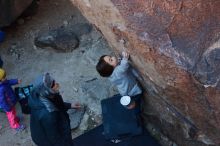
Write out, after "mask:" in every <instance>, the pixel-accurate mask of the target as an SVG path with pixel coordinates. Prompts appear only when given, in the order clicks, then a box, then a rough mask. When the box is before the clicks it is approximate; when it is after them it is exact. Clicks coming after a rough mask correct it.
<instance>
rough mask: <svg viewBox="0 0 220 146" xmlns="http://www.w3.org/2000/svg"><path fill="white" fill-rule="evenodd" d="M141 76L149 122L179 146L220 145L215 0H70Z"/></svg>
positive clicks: (219, 12) (219, 18)
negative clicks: (124, 50) (125, 53)
mask: <svg viewBox="0 0 220 146" xmlns="http://www.w3.org/2000/svg"><path fill="white" fill-rule="evenodd" d="M72 2H73V3H74V4H75V5H76V6H78V8H79V9H80V10H81V12H82V13H83V14H84V16H85V17H86V18H87V19H88V20H89V21H90V22H91V23H93V24H95V25H96V26H97V27H98V28H99V29H100V30H101V32H102V33H103V34H104V36H105V37H106V39H107V40H108V42H109V44H110V45H111V46H112V47H113V48H114V50H115V51H117V52H120V51H122V50H123V49H122V48H123V47H126V48H127V51H128V52H129V53H130V54H131V58H132V61H133V63H134V65H135V66H136V67H137V68H138V69H139V71H140V72H141V74H142V76H143V78H144V81H143V82H142V83H143V85H144V87H145V89H146V91H147V93H148V95H147V96H146V98H145V99H146V106H145V107H146V108H145V113H146V115H147V119H148V121H151V122H154V123H157V125H160V126H161V129H162V132H163V133H165V134H166V135H168V136H169V137H170V138H171V139H172V140H174V141H176V143H177V144H179V145H187V146H191V145H201V146H202V145H220V98H219V97H220V9H219V8H220V1H219V0H205V1H204V0H72Z"/></svg>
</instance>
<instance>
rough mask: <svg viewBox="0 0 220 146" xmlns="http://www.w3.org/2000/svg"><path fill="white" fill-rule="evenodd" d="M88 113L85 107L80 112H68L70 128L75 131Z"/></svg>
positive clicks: (74, 110) (73, 110)
mask: <svg viewBox="0 0 220 146" xmlns="http://www.w3.org/2000/svg"><path fill="white" fill-rule="evenodd" d="M85 111H86V108H85V106H84V107H82V108H81V109H79V110H76V109H70V110H68V114H69V118H70V127H71V129H75V128H77V127H78V126H79V125H80V123H81V120H82V118H83V115H84V113H85Z"/></svg>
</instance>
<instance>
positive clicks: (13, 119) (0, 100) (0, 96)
mask: <svg viewBox="0 0 220 146" xmlns="http://www.w3.org/2000/svg"><path fill="white" fill-rule="evenodd" d="M19 83H21V80H17V79H11V80H7V79H6V72H5V70H4V69H2V68H0V107H1V108H2V109H3V110H4V111H5V112H6V115H7V117H8V121H9V123H10V126H11V128H13V129H15V130H16V131H19V130H23V129H25V126H24V125H21V124H20V123H19V120H20V119H19V118H18V117H17V116H16V111H15V104H16V103H17V98H16V95H15V94H14V91H13V89H12V87H11V86H12V85H16V84H19Z"/></svg>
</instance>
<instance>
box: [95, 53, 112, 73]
mask: <svg viewBox="0 0 220 146" xmlns="http://www.w3.org/2000/svg"><path fill="white" fill-rule="evenodd" d="M105 56H107V55H103V56H101V57H100V58H99V62H98V63H97V65H96V70H97V72H98V73H99V74H100V76H102V77H109V76H110V75H111V74H112V72H113V71H114V67H113V66H111V65H110V64H108V63H107V62H106V61H105V60H104V57H105Z"/></svg>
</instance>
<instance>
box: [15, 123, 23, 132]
mask: <svg viewBox="0 0 220 146" xmlns="http://www.w3.org/2000/svg"><path fill="white" fill-rule="evenodd" d="M25 128H26V127H25V126H24V125H22V124H21V125H20V126H19V127H18V128H15V130H16V131H17V132H18V131H23V130H24V129H25Z"/></svg>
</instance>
